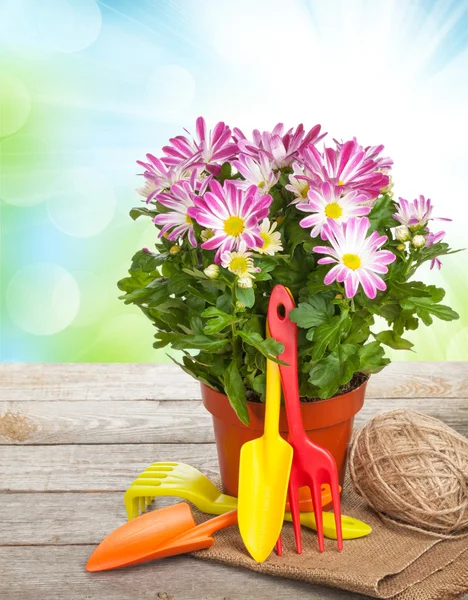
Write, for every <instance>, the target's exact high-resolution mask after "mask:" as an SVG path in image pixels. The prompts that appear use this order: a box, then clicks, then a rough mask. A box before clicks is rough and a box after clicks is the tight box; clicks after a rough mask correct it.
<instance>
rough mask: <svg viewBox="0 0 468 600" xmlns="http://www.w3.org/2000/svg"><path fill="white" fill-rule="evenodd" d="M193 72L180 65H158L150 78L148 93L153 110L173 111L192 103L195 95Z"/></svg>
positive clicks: (183, 108)
mask: <svg viewBox="0 0 468 600" xmlns="http://www.w3.org/2000/svg"><path fill="white" fill-rule="evenodd" d="M195 88H196V85H195V80H194V78H193V76H192V74H191V73H190V72H189V71H187V69H184V68H183V67H180V66H179V65H164V66H161V67H157V68H156V69H155V71H154V72H153V74H152V75H151V76H150V77H149V79H148V95H149V101H150V105H151V107H152V108H153V110H158V111H163V113H164V111H167V112H169V113H173V112H176V111H180V110H185V109H187V108H189V107H190V106H191V105H192V102H193V99H194V97H195Z"/></svg>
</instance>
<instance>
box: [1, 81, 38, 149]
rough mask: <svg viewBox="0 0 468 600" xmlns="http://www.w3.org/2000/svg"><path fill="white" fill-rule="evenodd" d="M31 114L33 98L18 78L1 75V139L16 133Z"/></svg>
mask: <svg viewBox="0 0 468 600" xmlns="http://www.w3.org/2000/svg"><path fill="white" fill-rule="evenodd" d="M30 112H31V96H30V94H29V92H28V90H27V88H26V86H25V85H24V83H23V82H22V81H21V80H19V79H18V78H17V77H14V76H13V75H10V74H7V73H0V137H5V136H7V135H11V134H12V133H16V132H17V131H18V130H19V129H21V127H22V126H23V125H24V124H25V123H26V121H27V120H28V117H29V113H30Z"/></svg>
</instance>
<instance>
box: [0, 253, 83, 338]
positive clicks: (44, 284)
mask: <svg viewBox="0 0 468 600" xmlns="http://www.w3.org/2000/svg"><path fill="white" fill-rule="evenodd" d="M6 303H7V308H8V312H9V314H10V317H11V319H12V320H13V321H14V322H15V323H16V325H18V327H20V328H21V329H23V330H24V331H27V332H29V333H32V334H34V335H53V334H55V333H58V332H59V331H62V330H63V329H65V328H66V327H68V326H69V325H70V323H71V322H72V321H73V319H74V318H75V317H76V314H77V312H78V309H79V306H80V290H79V288H78V284H77V283H76V281H75V279H74V278H73V277H72V275H71V274H70V273H69V272H68V271H66V270H65V269H64V268H63V267H61V266H59V265H56V264H52V263H36V264H30V265H27V266H26V267H23V268H22V269H21V270H20V271H18V272H17V273H16V274H15V275H14V276H13V278H12V279H11V281H10V283H9V285H8V288H7V291H6Z"/></svg>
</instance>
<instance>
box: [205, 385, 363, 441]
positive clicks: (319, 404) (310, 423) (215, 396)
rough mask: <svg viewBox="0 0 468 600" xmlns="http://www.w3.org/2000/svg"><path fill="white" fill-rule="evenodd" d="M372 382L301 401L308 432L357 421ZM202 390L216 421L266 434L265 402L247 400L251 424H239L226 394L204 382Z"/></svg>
mask: <svg viewBox="0 0 468 600" xmlns="http://www.w3.org/2000/svg"><path fill="white" fill-rule="evenodd" d="M368 381H369V377H368V378H367V379H366V381H364V382H363V383H361V385H359V386H358V387H357V388H354V389H353V390H351V391H349V392H345V393H344V394H339V395H337V396H333V397H332V398H325V399H323V400H317V401H316V402H301V413H302V420H303V423H304V428H305V429H306V430H312V429H323V428H325V427H332V426H334V425H337V424H339V423H342V422H343V421H348V420H349V419H353V418H354V416H355V414H356V413H357V412H359V410H360V409H361V408H362V405H363V404H364V394H365V390H366V386H367V383H368ZM200 387H201V392H202V402H203V405H204V406H205V408H206V409H207V410H208V412H210V413H211V414H212V415H213V418H218V419H221V420H223V421H227V422H230V423H231V424H232V425H233V426H235V427H248V428H251V429H255V430H258V431H263V428H264V416H265V404H264V403H263V402H252V401H247V410H248V412H249V416H250V423H249V425H244V424H243V423H241V422H240V421H239V418H238V417H237V415H236V413H235V411H234V409H233V408H232V406H231V405H230V403H229V399H228V397H227V395H226V394H223V393H222V392H219V391H218V390H215V389H214V388H212V387H210V386H208V385H207V384H205V383H203V382H200ZM280 431H281V432H283V433H286V432H287V431H288V424H287V417H286V410H285V406H284V404H282V405H281V409H280Z"/></svg>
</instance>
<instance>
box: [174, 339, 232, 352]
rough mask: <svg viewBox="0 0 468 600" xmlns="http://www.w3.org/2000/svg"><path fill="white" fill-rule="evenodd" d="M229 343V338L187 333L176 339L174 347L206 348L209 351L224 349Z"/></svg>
mask: <svg viewBox="0 0 468 600" xmlns="http://www.w3.org/2000/svg"><path fill="white" fill-rule="evenodd" d="M228 343H229V340H227V339H222V340H219V339H213V338H212V337H208V336H206V335H185V336H183V337H181V338H180V339H178V340H176V341H175V342H174V343H173V344H172V347H173V348H174V349H175V350H186V349H189V348H192V349H195V350H206V351H207V352H219V351H220V350H224V349H225V348H226V346H227V344H228Z"/></svg>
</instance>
